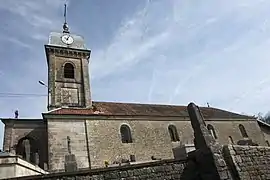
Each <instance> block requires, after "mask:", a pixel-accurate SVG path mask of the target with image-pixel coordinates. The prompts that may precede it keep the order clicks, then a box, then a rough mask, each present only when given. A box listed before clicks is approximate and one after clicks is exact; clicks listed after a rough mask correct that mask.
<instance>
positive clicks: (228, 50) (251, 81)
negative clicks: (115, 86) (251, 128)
mask: <svg viewBox="0 0 270 180" xmlns="http://www.w3.org/2000/svg"><path fill="white" fill-rule="evenodd" d="M269 7H270V2H268V1H252V0H248V1H246V0H241V1H233V0H229V1H214V0H207V1H203V2H198V1H196V2H192V1H181V0H174V1H170V2H168V1H151V2H150V3H149V4H147V6H146V7H145V8H144V9H143V10H141V11H140V12H138V13H137V14H135V15H134V16H133V17H129V18H128V19H126V21H125V22H124V23H123V24H122V27H120V28H119V30H118V31H116V34H115V37H114V38H113V40H112V41H111V43H110V44H109V45H108V46H107V47H106V48H103V49H99V50H96V51H94V52H93V57H92V60H93V65H92V70H93V74H94V77H95V78H100V77H103V78H106V77H109V75H111V74H114V73H119V72H121V71H123V72H125V73H127V72H128V71H131V70H132V69H133V68H136V67H137V65H138V64H142V63H145V64H147V65H148V66H149V64H148V63H147V62H152V63H153V67H152V68H150V67H149V69H152V70H151V71H152V72H155V73H152V75H151V76H149V77H145V81H147V82H148V84H149V91H148V93H146V94H148V101H151V102H156V103H159V102H160V101H158V100H156V101H155V99H159V98H158V96H160V94H162V96H167V101H166V100H165V99H163V100H162V102H163V103H168V102H169V103H176V104H187V103H188V102H190V101H195V102H197V103H199V104H201V105H206V102H210V104H213V106H218V107H220V108H225V109H229V110H233V111H236V112H247V113H254V114H256V113H257V112H258V111H262V112H267V111H268V110H269V108H268V107H269V106H270V104H269V103H266V101H267V98H265V97H266V96H264V95H265V94H267V93H270V91H268V89H269V88H268V87H269V85H268V83H267V82H268V80H269V75H268V74H267V69H268V67H269V66H270V63H269V61H268V59H269V53H268V51H269V50H268V49H269V38H268V37H269V32H270V31H269V23H268V21H269V19H270V13H268V12H269V11H268V8H269ZM162 56H163V59H164V57H165V59H166V60H165V61H163V62H162V63H161V64H159V65H158V66H157V65H156V64H158V63H157V62H158V61H159V59H160V57H162ZM127 69H128V70H127ZM162 80H163V81H162ZM260 82H263V83H260ZM165 84H166V85H165ZM134 86H136V87H137V86H139V84H136V85H135V84H134ZM255 100H256V101H255ZM261 104H264V105H265V104H268V107H267V106H264V107H261V106H260V105H261Z"/></svg>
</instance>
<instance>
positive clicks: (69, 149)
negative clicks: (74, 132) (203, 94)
mask: <svg viewBox="0 0 270 180" xmlns="http://www.w3.org/2000/svg"><path fill="white" fill-rule="evenodd" d="M67 148H68V153H69V154H71V148H70V137H69V136H67Z"/></svg>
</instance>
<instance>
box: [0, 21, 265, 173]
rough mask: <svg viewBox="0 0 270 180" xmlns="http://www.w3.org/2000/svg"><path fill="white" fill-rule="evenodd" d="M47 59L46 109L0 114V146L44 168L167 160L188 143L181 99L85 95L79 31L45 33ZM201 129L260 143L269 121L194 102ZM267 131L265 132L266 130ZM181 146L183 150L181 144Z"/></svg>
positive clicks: (86, 58) (230, 140)
mask: <svg viewBox="0 0 270 180" xmlns="http://www.w3.org/2000/svg"><path fill="white" fill-rule="evenodd" d="M44 48H45V53H46V59H47V64H48V111H47V112H44V113H42V118H41V119H20V118H10V119H7V118H5V119H1V120H2V122H3V123H4V124H5V133H4V141H3V143H4V144H3V151H5V152H10V153H13V154H15V155H16V156H18V157H20V158H21V159H24V160H26V161H28V162H30V163H32V164H36V165H38V166H39V167H40V168H42V169H44V170H47V171H48V172H50V173H51V172H63V171H67V170H68V168H69V165H70V164H72V163H73V167H75V168H76V169H86V168H91V169H93V168H100V167H105V164H106V163H107V164H109V165H112V164H117V163H119V162H121V161H122V162H131V163H140V162H147V161H153V160H157V159H173V158H177V156H178V154H177V153H175V149H179V148H180V149H181V148H183V149H184V150H186V151H190V150H194V146H193V139H194V135H193V130H192V127H191V123H190V119H189V116H188V112H187V107H186V106H176V105H156V104H135V103H118V102H97V101H94V100H93V99H92V98H91V87H90V78H89V62H90V61H91V50H89V49H88V48H87V47H86V43H85V41H84V39H83V37H82V36H80V35H76V34H72V33H70V31H69V28H68V26H67V24H66V23H65V24H64V26H63V32H52V33H51V34H50V36H49V42H48V44H46V45H45V46H44ZM200 109H201V113H202V115H203V117H204V118H205V120H206V123H207V128H208V130H209V131H210V132H211V134H212V136H213V137H214V138H215V139H216V140H217V141H218V142H219V143H221V144H238V143H241V141H242V140H245V139H249V140H250V141H252V143H253V144H254V145H263V146H267V145H269V144H268V141H269V139H267V138H266V137H270V136H265V134H267V133H268V132H266V131H269V127H267V125H265V124H263V125H264V129H266V130H265V131H263V130H262V129H261V127H260V124H259V123H258V122H257V120H256V118H254V117H251V116H246V115H240V114H236V113H233V112H228V111H225V110H221V109H217V108H212V107H201V108H200ZM268 134H270V133H268ZM188 149H189V150H188Z"/></svg>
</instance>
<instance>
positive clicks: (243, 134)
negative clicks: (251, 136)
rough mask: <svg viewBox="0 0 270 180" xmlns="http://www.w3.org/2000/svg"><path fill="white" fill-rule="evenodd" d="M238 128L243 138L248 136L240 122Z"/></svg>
mask: <svg viewBox="0 0 270 180" xmlns="http://www.w3.org/2000/svg"><path fill="white" fill-rule="evenodd" d="M239 130H240V132H241V134H242V136H243V137H244V138H247V137H248V135H247V131H246V129H245V127H244V126H243V125H242V124H240V125H239Z"/></svg>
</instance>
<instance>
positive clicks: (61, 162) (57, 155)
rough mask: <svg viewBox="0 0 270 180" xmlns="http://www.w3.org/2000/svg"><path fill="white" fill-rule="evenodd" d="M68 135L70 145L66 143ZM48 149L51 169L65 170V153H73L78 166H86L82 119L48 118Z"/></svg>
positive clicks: (85, 146)
mask: <svg viewBox="0 0 270 180" xmlns="http://www.w3.org/2000/svg"><path fill="white" fill-rule="evenodd" d="M68 137H69V138H70V145H68ZM68 146H70V152H69V148H68ZM48 150H49V169H50V170H51V171H55V172H59V171H65V159H66V155H69V154H70V153H71V154H74V155H75V158H76V162H77V166H78V168H88V167H89V159H88V152H87V142H86V133H85V125H84V120H68V121H65V120H59V119H54V120H50V119H48Z"/></svg>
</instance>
